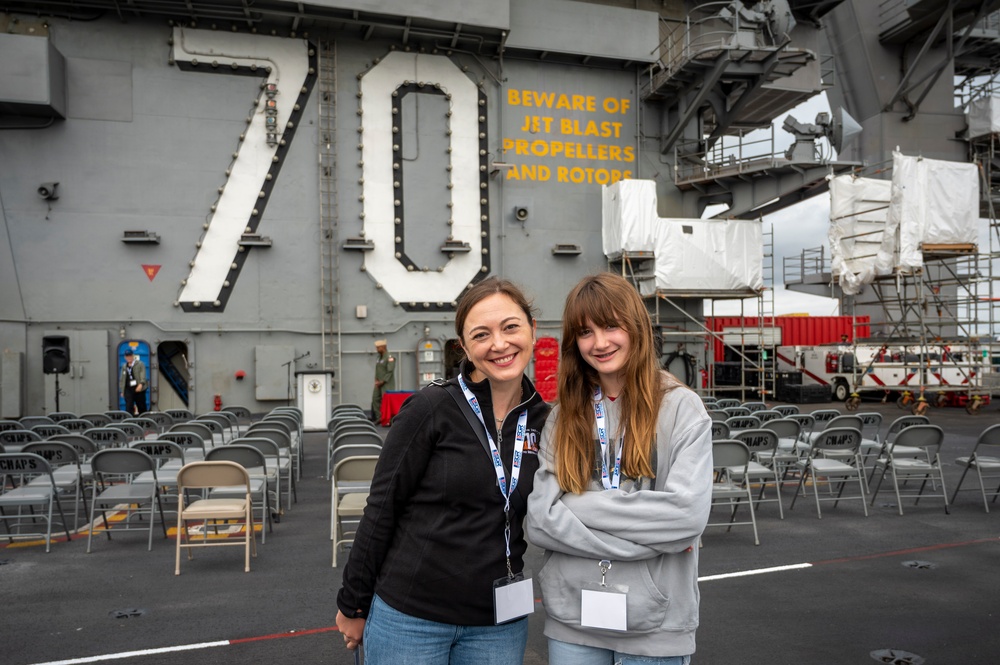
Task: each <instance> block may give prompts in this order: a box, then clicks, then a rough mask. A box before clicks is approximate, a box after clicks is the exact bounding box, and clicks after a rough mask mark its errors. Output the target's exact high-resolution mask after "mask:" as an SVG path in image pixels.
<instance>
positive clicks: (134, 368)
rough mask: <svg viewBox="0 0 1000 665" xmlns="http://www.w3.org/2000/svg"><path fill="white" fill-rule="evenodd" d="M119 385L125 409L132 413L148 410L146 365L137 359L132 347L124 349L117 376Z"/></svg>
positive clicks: (137, 413) (136, 413)
mask: <svg viewBox="0 0 1000 665" xmlns="http://www.w3.org/2000/svg"><path fill="white" fill-rule="evenodd" d="M118 385H119V386H121V388H120V391H119V393H118V394H119V395H121V396H122V397H124V398H125V410H126V411H128V412H129V413H130V414H132V415H139V414H140V413H145V412H146V411H148V410H149V409H148V407H147V406H146V389H147V388H148V387H149V382H148V381H147V380H146V365H145V364H143V362H142V361H141V360H139V358H138V356H136V355H135V352H133V351H132V349H126V350H125V362H124V363H123V364H122V371H121V375H120V376H119V378H118Z"/></svg>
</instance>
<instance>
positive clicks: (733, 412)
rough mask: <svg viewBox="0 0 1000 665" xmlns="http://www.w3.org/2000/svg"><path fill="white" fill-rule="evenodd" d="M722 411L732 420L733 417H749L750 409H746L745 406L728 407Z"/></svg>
mask: <svg viewBox="0 0 1000 665" xmlns="http://www.w3.org/2000/svg"><path fill="white" fill-rule="evenodd" d="M723 411H725V412H726V413H728V414H729V417H730V418H732V417H734V416H749V415H750V409H748V408H746V407H745V406H730V407H726V408H725V409H723Z"/></svg>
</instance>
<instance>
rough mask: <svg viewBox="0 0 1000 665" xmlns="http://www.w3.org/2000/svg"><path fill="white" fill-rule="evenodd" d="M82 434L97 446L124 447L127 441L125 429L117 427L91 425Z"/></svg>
mask: <svg viewBox="0 0 1000 665" xmlns="http://www.w3.org/2000/svg"><path fill="white" fill-rule="evenodd" d="M83 435H84V436H85V437H87V438H88V439H90V440H91V441H93V442H94V443H95V444H96V445H97V447H98V448H101V449H103V448H124V447H125V446H127V445H128V443H129V438H128V434H126V433H125V430H121V429H118V428H117V427H91V428H90V429H87V430H84V431H83Z"/></svg>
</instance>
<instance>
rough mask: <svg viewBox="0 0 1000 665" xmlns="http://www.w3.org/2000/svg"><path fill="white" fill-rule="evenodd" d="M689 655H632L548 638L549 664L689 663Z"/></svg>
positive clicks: (649, 664) (629, 664) (657, 664)
mask: <svg viewBox="0 0 1000 665" xmlns="http://www.w3.org/2000/svg"><path fill="white" fill-rule="evenodd" d="M690 663H691V656H667V657H665V658H658V657H656V656H633V655H632V654H627V653H620V652H618V651H612V650H611V649H601V648H598V647H587V646H583V645H582V644H570V643H569V642H560V641H559V640H553V639H549V665H690Z"/></svg>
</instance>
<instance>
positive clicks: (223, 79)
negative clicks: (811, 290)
mask: <svg viewBox="0 0 1000 665" xmlns="http://www.w3.org/2000/svg"><path fill="white" fill-rule="evenodd" d="M929 4H934V5H942V4H947V5H948V10H947V11H948V12H949V13H948V16H951V17H952V18H951V19H948V20H947V21H945V19H944V18H941V17H942V16H944V14H943V13H942V11H941V7H937V9H936V10H934V11H931V10H929V9H927V7H925V5H929ZM956 4H957V5H960V6H959V7H952V5H956ZM890 5H892V6H890ZM896 5H899V6H896ZM966 5H968V7H966ZM997 5H1000V3H998V2H975V3H972V2H958V3H955V2H952V3H926V2H924V3H921V2H905V3H891V2H881V3H869V2H864V1H862V0H851V1H843V2H840V1H825V2H817V1H810V2H805V1H802V2H796V1H794V0H780V1H778V0H774V1H771V2H756V3H751V2H746V3H744V2H704V3H698V2H681V1H667V0H664V1H662V2H659V1H653V0H637V1H636V2H616V1H611V0H608V1H606V2H598V1H595V2H590V1H572V0H462V1H460V2H459V1H448V0H440V1H437V2H410V1H407V0H383V1H381V2H377V3H376V2H370V1H366V0H354V1H349V0H345V1H337V0H316V1H314V2H309V3H299V2H283V1H280V0H273V1H271V2H267V3H250V2H245V1H240V0H217V1H215V2H202V1H201V0H192V1H190V2H147V1H146V0H135V1H134V2H130V3H128V4H121V3H118V2H112V1H110V0H83V1H78V0H75V1H73V2H69V1H66V2H61V1H58V0H57V1H50V2H28V1H13V2H2V3H0V11H3V12H5V13H2V14H0V27H2V30H0V62H3V67H2V68H0V156H2V159H0V223H2V225H3V233H0V347H2V350H3V356H2V365H0V416H3V417H17V416H20V415H24V414H29V413H38V412H43V411H53V410H57V408H58V409H59V410H63V411H72V412H76V413H85V412H93V411H104V410H106V409H108V408H113V407H116V406H117V404H118V386H117V381H118V366H119V365H120V362H121V357H122V354H123V351H124V349H125V348H126V347H129V348H134V349H136V350H137V351H138V353H139V354H140V356H141V357H144V358H145V359H146V361H147V365H149V366H150V368H151V376H152V382H153V391H152V394H151V398H152V405H153V406H154V407H155V408H158V409H160V410H166V409H168V408H187V409H189V410H191V411H193V412H196V413H197V412H204V411H208V410H211V409H212V408H213V407H214V406H215V404H216V403H217V402H219V403H222V404H226V405H230V404H240V405H244V406H247V407H248V408H250V409H251V410H252V411H257V412H260V411H265V410H267V409H269V408H270V407H272V406H274V405H276V404H281V403H284V402H286V401H294V400H296V399H297V397H296V394H297V393H300V392H301V391H303V390H309V389H311V388H316V389H319V390H324V391H329V392H330V393H331V395H330V396H331V398H332V400H333V401H336V402H355V403H359V404H364V405H367V403H368V400H369V396H370V394H371V388H372V375H373V367H374V360H375V355H374V347H373V344H372V342H373V341H374V340H375V339H378V338H382V337H385V338H387V339H388V346H389V350H390V352H391V353H392V354H393V355H395V356H396V357H397V359H398V361H397V363H396V366H397V372H398V376H397V381H396V384H397V386H398V387H400V388H402V389H415V388H417V387H418V386H421V385H424V384H426V383H427V382H429V381H430V380H432V379H434V378H438V377H441V376H444V375H447V374H448V373H449V372H450V371H451V368H452V367H453V366H454V364H455V362H456V358H457V355H456V353H457V352H456V343H455V339H454V338H455V333H454V325H453V313H454V307H455V303H456V301H457V300H458V299H459V297H460V296H461V293H462V292H463V290H464V289H465V288H466V287H467V286H468V285H469V284H471V283H473V282H475V281H476V280H478V279H482V278H483V277H485V276H487V275H492V274H495V275H500V276H504V277H508V278H511V279H513V280H515V281H516V282H518V283H520V284H522V285H523V286H524V287H525V288H526V290H527V291H528V292H529V293H530V295H532V296H533V297H534V300H535V303H536V305H537V306H538V308H539V311H540V319H539V335H541V336H555V335H557V334H558V329H559V327H558V319H559V316H560V313H561V309H562V301H563V298H564V296H565V294H566V293H567V292H568V290H569V289H570V287H571V286H572V285H573V284H574V283H575V282H576V281H577V280H578V279H579V278H580V277H582V276H584V275H586V274H588V273H592V272H594V271H598V270H603V269H607V268H608V267H609V259H610V260H611V261H612V264H611V265H612V267H613V268H615V269H624V267H623V266H625V265H626V264H627V263H629V262H628V258H629V257H620V256H619V257H608V256H606V255H605V253H604V251H603V250H602V203H601V202H602V187H604V186H607V185H611V184H613V183H615V182H617V181H620V180H623V179H641V180H651V181H653V182H655V188H656V201H657V212H658V214H659V216H660V217H664V218H695V217H700V216H701V215H702V213H703V212H704V211H705V209H706V208H707V207H708V206H710V205H714V204H723V205H724V206H726V212H725V213H724V216H727V217H734V218H747V219H754V218H758V217H759V216H760V215H761V214H763V213H765V212H768V211H773V210H776V209H779V208H781V207H784V206H787V205H790V204H792V203H795V202H797V201H800V200H802V199H803V198H806V197H809V196H814V195H816V194H818V193H822V192H824V191H825V189H826V182H827V181H826V179H825V177H826V176H827V175H828V174H830V173H831V171H833V172H842V171H844V170H847V169H849V168H851V167H852V166H856V165H858V164H860V163H862V162H863V161H864V160H866V159H869V158H870V157H871V156H873V155H874V156H875V157H876V159H873V160H872V161H878V160H879V159H882V158H884V155H885V154H887V151H888V150H891V147H892V146H889V143H890V142H893V143H894V144H895V143H899V144H900V145H902V148H903V149H904V150H909V151H910V152H913V153H916V152H922V153H923V154H925V155H927V156H934V157H937V158H945V159H947V158H953V159H964V158H965V156H966V155H965V148H966V146H965V144H964V143H962V142H961V141H959V140H957V139H955V138H953V134H954V132H955V131H956V130H959V129H960V128H961V124H962V115H961V110H960V109H959V110H955V109H954V107H953V106H952V107H951V108H950V109H948V108H945V107H944V104H943V103H942V102H941V98H942V96H945V95H947V97H948V98H949V99H950V95H951V89H952V81H951V80H950V79H949V76H951V75H952V74H953V73H955V64H954V63H955V62H956V61H957V59H958V54H956V52H955V49H954V48H953V44H952V41H951V40H950V39H949V40H947V43H946V44H945V42H942V41H941V40H940V39H936V40H930V41H929V42H928V43H929V46H928V47H927V48H926V49H923V50H921V51H920V54H921V55H926V53H928V52H929V53H930V54H931V55H938V56H941V57H942V58H944V59H945V61H946V64H945V65H944V66H943V71H941V72H937V73H932V74H930V75H925V72H924V70H920V71H918V72H917V74H911V73H909V72H902V73H901V71H900V67H899V57H901V55H900V54H902V53H907V54H911V55H912V52H913V50H914V44H917V45H918V46H917V50H920V49H919V44H920V42H918V41H917V40H918V39H919V38H920V36H921V35H926V34H929V33H930V32H931V31H932V29H933V28H934V26H935V25H937V23H936V21H938V20H940V21H942V22H944V23H946V24H947V25H944V23H943V24H942V26H943V27H941V28H940V29H939V30H937V32H936V33H935V35H942V36H944V35H946V34H954V33H955V32H956V31H959V30H962V29H965V27H967V26H970V25H979V21H980V20H981V19H982V17H983V16H985V15H986V14H988V12H990V11H994V10H996V9H997ZM915 10H920V11H922V12H923V13H921V14H920V25H921V26H923V27H922V28H921V30H922V32H921V30H918V29H917V28H916V27H913V26H910V27H909V28H907V27H906V25H896V26H895V28H894V32H893V33H892V39H893V40H895V41H890V42H887V41H886V40H885V38H883V37H882V36H881V33H879V32H878V30H879V28H877V27H876V25H877V21H876V22H875V23H873V24H869V21H868V18H867V17H868V15H869V14H871V13H877V12H878V11H882V12H883V13H886V12H888V13H889V14H891V16H895V17H898V16H901V15H906V16H912V15H913V12H914V11H915ZM924 10H926V11H924ZM966 10H968V11H966ZM900 12H902V14H900ZM970 12H971V13H970ZM952 19H954V20H952ZM915 20H916V19H913V20H911V21H910V22H911V23H912V22H915ZM852 21H853V22H852ZM928 22H929V27H928ZM903 23H906V22H905V21H904V22H903ZM894 25H895V24H894ZM907 25H908V24H907ZM904 28H906V29H904ZM852 30H857V32H858V39H859V40H861V41H862V42H864V43H865V44H868V49H867V51H863V50H862V49H855V48H853V47H852V46H851V43H852V40H851V39H848V38H846V37H845V36H844V35H845V34H848V33H851V31H852ZM907 30H909V31H907ZM882 32H885V30H884V29H883V30H882ZM851 34H853V33H851ZM873 35H874V36H873ZM869 37H871V40H869ZM880 39H881V41H879V40H880ZM872 40H874V42H872ZM869 42H872V43H874V44H876V45H878V47H879V48H880V49H881V51H879V54H878V57H875V56H874V55H872V53H870V52H869V51H872V50H873V49H874V47H872V46H871V44H870V43H869ZM978 43H980V44H981V45H982V44H986V46H982V49H983V51H982V52H981V53H980V55H981V56H983V58H985V57H986V56H985V55H983V54H984V53H985V54H988V53H989V48H988V44H989V41H988V38H987V37H981V38H980V41H979V42H978ZM963 44H965V42H963ZM946 50H947V52H945V51H946ZM831 52H832V56H833V58H832V59H831V58H830V57H829V56H830V54H831ZM987 60H988V58H987ZM833 63H836V64H837V66H838V67H841V70H837V69H836V68H834V67H833V66H832V64H833ZM844 67H847V69H846V70H844V69H843V68H844ZM983 68H984V71H986V72H990V71H992V70H993V69H994V68H993V66H992V65H991V64H989V63H988V62H987V64H986V65H983ZM862 73H863V75H864V76H861V74H862ZM904 76H906V80H905V81H904V80H902V78H903V77H904ZM859 77H860V78H859ZM862 79H864V80H867V81H868V83H867V85H860V84H859V83H858V82H859V81H861V80H862ZM918 80H919V82H921V83H923V84H924V85H926V86H927V89H928V92H927V93H926V94H924V93H923V89H920V91H919V94H920V100H917V101H916V102H914V101H913V100H912V99H911V98H912V97H915V96H916V94H917V93H914V92H911V91H910V89H909V88H908V87H907V85H909V84H911V83H912V84H916V83H917V82H918ZM881 81H890V82H891V84H890V87H893V88H898V90H896V94H892V95H890V96H891V99H886V100H883V99H882V97H884V96H885V95H886V94H888V93H885V92H884V90H883V88H882V85H883V84H882V83H881ZM824 90H833V91H839V92H835V93H834V95H833V98H834V99H835V101H836V102H837V103H838V105H839V104H843V105H844V106H845V107H847V109H848V111H849V112H850V114H853V115H854V116H855V117H857V118H858V119H859V122H860V124H861V126H862V127H863V129H864V131H863V132H862V136H863V137H865V138H862V139H857V138H854V139H850V140H849V139H848V138H847V137H846V135H845V133H844V126H845V124H847V125H849V124H850V123H848V122H847V120H845V119H844V118H845V116H844V115H842V114H838V113H835V114H834V115H833V117H827V118H821V119H819V121H818V122H817V123H815V124H813V123H809V122H804V123H792V124H790V125H789V127H788V128H789V129H790V131H792V132H793V134H794V135H795V140H796V142H795V144H794V145H793V147H792V148H790V149H789V150H788V151H787V152H779V151H775V150H774V149H773V145H770V146H769V147H767V148H766V149H760V148H758V149H756V151H753V150H750V148H748V147H747V148H745V149H744V148H743V147H742V143H741V140H742V138H743V137H745V136H746V134H747V133H748V132H751V131H753V130H755V129H762V128H770V127H771V125H772V122H773V121H774V119H775V118H777V117H780V116H781V115H782V114H784V113H785V112H787V111H788V110H789V109H791V108H793V107H794V106H796V105H797V104H799V103H801V102H802V101H804V100H807V99H809V98H811V97H813V96H814V95H816V94H818V93H819V92H822V91H824ZM838 95H839V96H838ZM873 95H874V96H875V97H876V98H877V99H878V101H877V102H875V101H873V97H872V96H873ZM873 104H874V105H873ZM918 111H919V113H918ZM901 115H915V119H912V118H909V117H907V118H904V119H898V116H901ZM925 116H931V117H933V118H934V121H933V122H932V123H930V124H921V123H922V122H923V121H922V118H923V117H925ZM804 120H806V121H808V120H811V119H804ZM903 120H905V121H906V122H908V123H910V124H907V125H902V124H900V123H902V122H903ZM787 124H788V123H786V125H787ZM897 126H899V127H907V128H912V131H908V133H906V134H905V135H904V133H903V132H895V131H890V129H891V128H894V127H897ZM918 128H919V129H918ZM931 130H933V132H934V135H933V136H925V133H926V132H927V131H931ZM824 137H826V138H828V139H830V140H831V141H833V143H834V145H835V146H836V147H837V148H838V150H840V151H841V154H842V155H843V156H844V157H846V158H848V159H849V160H851V161H849V162H833V161H831V160H830V159H829V158H828V156H824V155H821V154H819V151H818V150H817V148H816V145H817V141H819V140H820V139H822V138H824ZM906 139H909V142H908V143H907V142H906ZM852 141H853V142H852ZM779 231H780V230H779ZM623 259H625V260H624V261H623ZM637 279H638V278H637ZM720 295H721V296H723V297H724V296H725V294H720ZM703 297H704V294H700V293H683V292H681V293H676V294H671V297H670V299H669V302H670V305H671V306H670V307H666V306H664V307H662V308H661V307H660V306H659V304H660V303H659V302H658V301H657V302H656V303H654V304H655V305H656V306H655V309H656V324H657V326H659V327H660V328H661V329H662V330H663V331H670V334H673V335H674V336H673V337H665V339H669V347H670V348H666V345H667V343H666V342H665V353H669V352H670V351H672V350H674V348H675V347H677V346H678V345H689V348H690V349H691V351H692V355H693V356H694V358H695V362H696V363H698V364H699V365H700V366H702V367H704V365H705V364H706V363H707V362H708V361H709V358H707V357H706V356H705V352H704V350H703V347H704V344H703V335H702V333H701V332H700V330H699V329H698V327H697V325H695V324H693V323H692V322H696V321H698V320H699V319H701V318H702V316H703V312H702V309H703V305H702V302H703V301H702V298H703ZM732 297H745V294H742V293H737V294H732ZM652 306H653V304H651V307H652ZM46 346H48V347H49V352H51V353H53V354H54V356H53V357H56V358H59V357H61V358H65V364H64V366H63V367H61V368H60V369H58V371H51V370H52V369H53V368H52V367H47V366H45V363H44V358H45V357H46V351H45V348H44V347H46ZM56 364H58V363H56ZM536 378H541V377H536Z"/></svg>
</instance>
